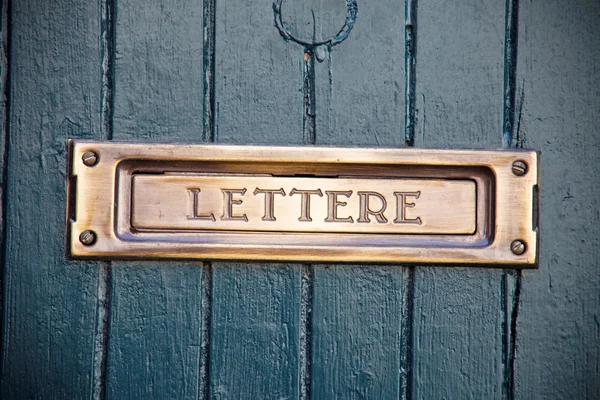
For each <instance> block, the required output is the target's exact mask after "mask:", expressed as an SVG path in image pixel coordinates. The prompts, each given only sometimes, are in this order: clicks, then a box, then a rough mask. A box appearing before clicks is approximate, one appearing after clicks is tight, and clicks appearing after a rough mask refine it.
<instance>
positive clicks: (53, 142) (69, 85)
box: [0, 0, 102, 399]
mask: <svg viewBox="0 0 600 400" xmlns="http://www.w3.org/2000/svg"><path fill="white" fill-rule="evenodd" d="M6 4H7V2H3V3H2V5H3V7H6ZM99 11H100V10H99V8H98V4H96V3H94V2H91V3H90V2H87V1H68V2H67V1H56V2H45V1H37V0H29V1H18V2H12V15H11V29H12V34H11V37H12V43H11V49H12V51H11V78H10V79H11V94H10V110H11V111H10V123H9V127H10V132H9V134H8V150H9V153H8V173H7V181H6V182H5V185H6V186H5V188H6V193H5V198H6V200H7V204H6V226H7V232H6V234H7V236H6V243H5V247H4V249H3V252H4V259H3V262H4V282H3V283H4V289H5V293H4V294H5V302H4V304H3V306H4V316H3V317H4V320H3V332H2V349H3V353H2V376H1V383H0V386H1V394H0V397H2V398H6V399H13V398H15V399H17V398H19V399H23V398H72V397H81V398H86V397H89V396H90V394H91V387H92V381H93V377H92V375H93V365H94V362H93V358H94V332H95V329H94V324H95V315H96V313H95V311H96V301H97V293H96V288H97V279H98V263H94V262H70V261H67V260H66V255H65V254H66V251H65V247H66V238H65V231H66V230H65V220H66V216H65V204H66V182H67V151H66V150H67V148H66V143H67V138H80V139H99V138H100V137H101V116H100V109H101V95H100V90H99V89H100V86H101V80H102V70H101V63H102V60H101V49H100V46H99V43H100V41H99V36H100V31H101V28H100V26H99V21H100V13H99ZM3 22H4V21H3ZM5 27H6V26H3V29H4V28H5ZM3 73H4V71H3Z"/></svg>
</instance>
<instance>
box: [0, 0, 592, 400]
mask: <svg viewBox="0 0 600 400" xmlns="http://www.w3.org/2000/svg"><path fill="white" fill-rule="evenodd" d="M354 3H357V7H358V16H357V18H356V22H355V24H354V27H353V30H352V32H351V33H350V35H349V37H348V38H347V39H346V40H344V41H343V42H341V43H339V44H337V45H335V46H333V47H329V46H322V47H319V48H308V49H306V48H304V47H303V46H301V45H299V44H298V43H295V42H294V41H292V40H285V39H284V38H283V37H282V35H280V33H279V31H278V29H277V28H276V26H275V24H274V11H273V10H274V9H273V0H252V1H251V0H242V1H225V0H204V1H201V0H193V1H192V0H146V1H141V0H140V1H133V0H132V1H121V0H100V1H92V2H90V1H85V0H69V1H67V0H55V1H42V0H19V1H12V2H11V1H8V0H4V1H3V2H2V20H1V27H0V28H1V33H2V36H1V45H2V46H1V47H2V52H1V54H0V56H1V60H0V61H1V65H0V69H1V84H2V93H3V97H2V110H3V113H2V118H3V119H2V138H3V141H2V144H3V145H2V148H1V149H0V151H1V152H2V158H1V159H2V164H1V165H2V166H1V168H2V170H1V174H0V176H1V179H2V180H1V183H2V186H1V189H2V219H1V221H2V236H1V238H2V274H1V276H2V297H1V298H2V327H1V329H2V341H1V349H0V351H1V371H0V373H1V380H0V382H1V393H2V395H1V397H2V398H5V399H30V398H31V399H38V398H44V399H62V398H65V399H73V398H95V399H103V398H111V399H137V398H140V399H141V398H156V399H167V398H176V399H180V398H215V399H245V398H248V399H263V398H265V399H267V398H278V399H283V398H285V399H288V398H301V399H310V398H314V399H380V398H381V399H388V398H389V399H391V398H403V399H441V398H444V399H465V398H472V399H493V398H495V399H500V398H506V399H513V398H519V399H530V398H540V399H542V398H544V399H545V398H557V399H562V398H599V397H600V383H599V382H600V372H599V371H600V366H599V363H600V337H599V336H600V333H599V332H600V331H599V328H598V326H599V325H600V322H599V321H600V301H599V300H598V299H599V298H600V297H599V293H600V279H599V278H598V276H599V272H598V271H599V270H598V268H599V262H600V243H599V239H598V238H599V237H600V221H599V220H600V212H599V210H600V203H599V202H598V198H599V196H600V185H598V177H597V168H598V166H599V161H600V135H598V132H597V130H598V112H599V107H600V91H599V89H598V88H600V70H599V68H598V65H600V38H599V36H598V32H597V22H598V21H599V20H600V19H599V18H600V4H599V3H598V2H597V1H595V0H549V1H525V0H522V1H519V0H506V1H505V2H501V1H497V0H464V1H460V2H456V1H435V2H434V1H425V0H405V1H400V0H379V1H373V0H357V2H354V1H349V0H347V1H342V0H326V1H324V0H321V1H312V0H303V1H292V0H283V2H282V3H281V6H282V14H281V17H282V20H283V21H284V22H285V23H286V25H287V26H288V27H289V29H290V32H291V33H292V34H293V35H294V37H296V38H301V39H304V40H306V41H308V42H310V43H312V42H313V41H318V40H327V39H328V38H330V37H332V36H334V35H335V34H336V33H337V31H338V30H339V28H340V27H341V26H342V25H343V23H344V20H345V19H346V15H347V12H348V10H347V6H349V7H350V8H352V7H353V5H354ZM351 11H352V10H351ZM68 138H78V139H100V140H127V141H135V142H182V143H197V142H208V141H214V142H218V143H239V144H250V143H256V144H295V145H306V146H311V145H313V144H318V145H337V146H359V147H365V146H370V147H380V146H381V147H400V146H404V145H410V146H412V145H414V146H415V147H438V148H458V147H468V148H473V147H475V148H500V147H515V146H517V147H519V146H526V147H535V148H541V149H542V165H541V171H542V172H541V189H542V192H541V193H542V199H541V210H542V212H541V237H542V243H541V248H542V250H541V265H540V269H539V270H532V271H525V272H523V273H521V272H515V271H511V270H500V269H493V268H454V267H453V268H444V267H436V266H417V267H410V268H409V267H403V266H400V265H337V264H336V265H307V264H271V263H235V262H219V263H212V264H211V263H201V262H156V261H144V262H125V261H115V262H104V261H71V260H68V259H67V258H66V256H65V243H66V238H65V218H66V216H65V203H66V189H65V185H66V180H67V175H66V171H67V153H66V142H67V139H68Z"/></svg>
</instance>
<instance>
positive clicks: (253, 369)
mask: <svg viewBox="0 0 600 400" xmlns="http://www.w3.org/2000/svg"><path fill="white" fill-rule="evenodd" d="M299 279H300V269H299V268H298V266H296V265H285V264H269V265H264V266H263V265H248V264H224V263H219V264H215V265H214V266H213V309H212V315H213V319H212V331H211V370H210V373H211V380H210V385H211V386H210V390H211V393H210V395H211V397H214V398H215V399H257V398H260V399H285V398H295V397H297V396H298V388H299V382H298V362H299V361H298V355H299V348H298V342H299V330H298V320H299V315H300V313H299V309H298V301H299V298H300V285H299V284H298V282H299Z"/></svg>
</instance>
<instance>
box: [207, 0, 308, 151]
mask: <svg viewBox="0 0 600 400" xmlns="http://www.w3.org/2000/svg"><path fill="white" fill-rule="evenodd" d="M215 40H216V47H217V49H218V51H217V54H216V60H215V65H216V71H215V74H216V75H215V86H216V88H215V90H216V110H215V113H216V125H217V126H216V133H215V135H216V140H217V141H219V142H226V143H244V144H251V143H262V144H300V143H302V118H303V111H304V103H303V99H302V68H303V59H302V48H301V47H300V46H298V45H297V44H295V43H286V42H285V41H284V40H283V39H282V38H281V36H280V35H279V33H278V31H277V29H276V28H275V27H274V24H273V1H272V0H260V1H252V2H220V3H219V4H218V6H217V8H216V39H215Z"/></svg>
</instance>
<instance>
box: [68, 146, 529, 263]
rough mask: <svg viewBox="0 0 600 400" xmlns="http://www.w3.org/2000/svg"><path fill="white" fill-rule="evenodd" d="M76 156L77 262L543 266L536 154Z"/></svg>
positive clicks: (235, 151)
mask: <svg viewBox="0 0 600 400" xmlns="http://www.w3.org/2000/svg"><path fill="white" fill-rule="evenodd" d="M69 147H70V154H71V172H70V180H69V205H68V216H69V221H68V227H69V230H70V234H69V237H70V239H69V242H70V243H69V244H70V253H71V256H72V257H77V258H80V257H86V258H87V257H100V258H189V259H207V260H210V259H245V260H297V261H323V262H332V261H343V262H402V263H410V264H421V263H427V264H480V265H490V266H493V265H513V266H515V267H532V266H535V265H536V260H537V252H538V248H537V242H538V229H537V209H538V208H537V185H538V153H537V152H535V151H520V150H514V151H468V150H423V149H418V150H417V149H358V148H352V149H350V148H319V147H266V146H260V147H259V146H215V145H167V144H154V145H142V144H130V143H117V142H87V141H78V142H70V146H69ZM90 152H93V153H94V154H97V162H96V163H95V164H92V165H91V166H90V165H87V164H86V163H85V162H84V161H82V160H85V157H83V156H84V154H89V153H90ZM515 161H519V162H521V163H525V165H526V166H527V173H526V174H523V175H521V176H519V175H515V174H514V163H515ZM86 231H91V232H94V235H95V236H94V240H93V242H91V244H90V243H83V242H82V241H81V239H80V237H81V235H82V234H83V233H84V232H86ZM515 241H519V242H520V243H522V244H523V251H522V252H521V251H518V252H515V250H514V245H513V243H514V242H515ZM519 253H520V254H519Z"/></svg>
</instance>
